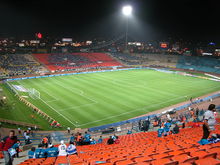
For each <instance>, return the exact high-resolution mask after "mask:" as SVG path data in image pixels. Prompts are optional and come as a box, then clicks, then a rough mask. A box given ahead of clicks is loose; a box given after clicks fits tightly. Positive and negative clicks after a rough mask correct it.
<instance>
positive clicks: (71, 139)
mask: <svg viewBox="0 0 220 165" xmlns="http://www.w3.org/2000/svg"><path fill="white" fill-rule="evenodd" d="M74 141H75V136H74V134H73V133H72V134H71V137H70V142H74Z"/></svg>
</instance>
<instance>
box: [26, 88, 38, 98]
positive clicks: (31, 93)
mask: <svg viewBox="0 0 220 165" xmlns="http://www.w3.org/2000/svg"><path fill="white" fill-rule="evenodd" d="M28 93H29V96H30V97H31V98H32V99H40V92H39V91H38V90H36V89H34V88H30V89H29V91H28Z"/></svg>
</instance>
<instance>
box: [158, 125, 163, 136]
mask: <svg viewBox="0 0 220 165" xmlns="http://www.w3.org/2000/svg"><path fill="white" fill-rule="evenodd" d="M163 133H164V128H163V127H162V126H160V128H159V129H158V130H157V137H162V135H163Z"/></svg>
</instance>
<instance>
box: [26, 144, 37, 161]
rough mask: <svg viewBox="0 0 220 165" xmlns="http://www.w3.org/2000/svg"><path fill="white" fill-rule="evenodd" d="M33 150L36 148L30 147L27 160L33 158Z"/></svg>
mask: <svg viewBox="0 0 220 165" xmlns="http://www.w3.org/2000/svg"><path fill="white" fill-rule="evenodd" d="M35 150H36V148H35V147H32V148H31V150H30V151H28V158H29V159H32V158H35Z"/></svg>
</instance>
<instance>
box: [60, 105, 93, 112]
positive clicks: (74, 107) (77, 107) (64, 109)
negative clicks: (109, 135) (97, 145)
mask: <svg viewBox="0 0 220 165" xmlns="http://www.w3.org/2000/svg"><path fill="white" fill-rule="evenodd" d="M93 104H97V103H88V104H83V105H79V106H73V107H68V108H63V109H58V110H59V112H62V111H66V110H69V109H79V108H81V107H87V106H91V105H93Z"/></svg>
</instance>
